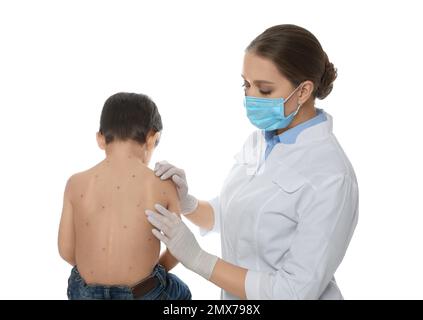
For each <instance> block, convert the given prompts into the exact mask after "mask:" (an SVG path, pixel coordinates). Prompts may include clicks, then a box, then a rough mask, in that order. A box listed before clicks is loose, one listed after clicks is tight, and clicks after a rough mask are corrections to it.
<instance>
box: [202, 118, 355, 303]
mask: <svg viewBox="0 0 423 320" xmlns="http://www.w3.org/2000/svg"><path fill="white" fill-rule="evenodd" d="M325 114H326V118H327V120H326V121H324V122H321V123H319V124H316V125H314V126H312V127H309V128H306V129H304V130H303V131H302V132H301V133H300V134H299V135H298V137H297V139H296V142H295V143H294V144H284V143H278V144H277V145H275V147H274V149H273V150H272V152H271V153H270V154H269V156H268V158H267V159H266V160H265V159H264V151H265V148H266V142H265V139H264V132H263V131H256V132H254V133H253V134H252V135H251V136H250V137H249V138H248V139H247V141H246V142H245V144H244V146H243V148H242V149H241V151H240V152H239V153H238V154H237V155H236V156H235V159H236V163H235V165H234V166H233V168H232V169H231V172H230V173H229V175H228V177H227V178H226V180H225V182H224V185H223V187H222V189H221V192H220V195H219V196H218V197H216V198H214V199H213V200H211V201H210V204H211V206H212V207H213V210H214V220H215V223H214V227H213V231H216V232H220V234H221V246H222V259H223V260H225V261H227V262H230V263H232V264H235V265H237V266H240V267H243V268H246V269H248V273H247V277H246V281H245V289H246V295H247V299H343V297H342V295H341V292H340V290H339V288H338V286H337V284H336V282H335V278H334V273H335V271H336V269H337V268H338V266H339V264H340V263H341V261H342V259H343V257H344V255H345V252H346V250H347V247H348V244H349V242H350V240H351V237H352V234H353V232H354V229H355V226H356V224H357V219H358V186H357V180H356V177H355V174H354V170H353V168H352V166H351V164H350V162H349V161H348V159H347V157H346V155H345V153H344V152H343V150H342V148H341V146H340V145H339V144H338V141H337V140H336V138H335V136H334V135H333V133H332V117H331V116H330V115H329V114H327V113H325ZM201 231H202V234H203V235H204V234H206V233H207V231H206V230H203V229H202V230H201ZM221 298H222V299H237V298H236V297H235V296H233V295H231V294H229V293H228V292H226V291H224V290H222V295H221Z"/></svg>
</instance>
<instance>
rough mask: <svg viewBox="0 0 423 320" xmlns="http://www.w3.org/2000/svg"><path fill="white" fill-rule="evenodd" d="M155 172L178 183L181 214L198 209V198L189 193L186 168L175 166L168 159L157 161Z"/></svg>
mask: <svg viewBox="0 0 423 320" xmlns="http://www.w3.org/2000/svg"><path fill="white" fill-rule="evenodd" d="M154 173H155V174H156V176H159V177H160V179H162V180H166V179H169V178H172V181H173V182H174V183H175V185H176V190H177V191H178V196H179V201H180V204H181V214H184V215H186V214H190V213H192V212H194V211H195V209H197V206H198V200H197V199H196V198H195V197H193V196H192V195H190V194H188V183H187V178H186V177H185V171H184V170H182V169H179V168H177V167H175V166H174V165H172V164H170V163H169V162H167V161H160V162H157V163H156V165H155V167H154Z"/></svg>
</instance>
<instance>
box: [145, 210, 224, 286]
mask: <svg viewBox="0 0 423 320" xmlns="http://www.w3.org/2000/svg"><path fill="white" fill-rule="evenodd" d="M154 207H155V209H156V210H157V211H158V212H155V211H151V210H146V211H145V213H146V214H147V218H148V221H150V223H151V224H152V225H153V226H155V227H156V228H157V229H158V230H157V229H152V232H153V234H154V236H155V237H156V238H157V239H159V240H160V241H162V242H163V243H164V244H165V245H166V246H167V248H168V250H169V251H170V253H171V254H172V255H173V256H174V257H175V258H176V259H177V260H178V261H180V262H181V263H182V264H183V265H184V266H185V267H186V268H188V269H190V270H192V271H194V272H195V273H197V274H199V275H200V276H202V277H203V278H205V279H207V280H209V279H210V276H211V274H212V272H213V269H214V266H215V264H216V262H217V260H218V257H216V256H214V255H212V254H209V253H207V252H205V251H204V250H203V249H201V247H200V245H199V244H198V242H197V240H196V239H195V236H194V235H193V233H192V232H191V230H189V228H188V227H187V226H186V224H185V223H184V222H183V221H182V220H181V218H180V217H178V216H177V215H176V214H175V213H173V212H170V211H169V210H167V209H166V208H164V207H163V206H161V205H159V204H156V205H155V206H154ZM160 231H161V232H163V233H161V232H160Z"/></svg>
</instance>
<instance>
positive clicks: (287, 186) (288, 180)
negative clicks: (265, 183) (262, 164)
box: [272, 164, 306, 194]
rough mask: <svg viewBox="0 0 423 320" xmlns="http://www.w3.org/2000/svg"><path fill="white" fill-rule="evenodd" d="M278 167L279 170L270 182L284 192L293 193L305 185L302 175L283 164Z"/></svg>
mask: <svg viewBox="0 0 423 320" xmlns="http://www.w3.org/2000/svg"><path fill="white" fill-rule="evenodd" d="M279 165H280V168H279V170H278V171H277V172H276V174H275V176H274V177H273V178H272V181H273V183H274V184H276V185H277V186H278V187H280V188H281V189H282V190H283V191H284V192H286V193H289V194H291V193H295V192H296V191H298V190H300V189H301V188H302V187H303V186H304V185H305V184H306V180H305V178H304V177H303V176H302V175H300V174H299V173H297V172H295V171H294V170H293V169H291V168H289V167H287V166H285V165H284V164H279Z"/></svg>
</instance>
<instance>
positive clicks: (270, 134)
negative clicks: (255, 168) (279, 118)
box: [264, 109, 326, 159]
mask: <svg viewBox="0 0 423 320" xmlns="http://www.w3.org/2000/svg"><path fill="white" fill-rule="evenodd" d="M323 121H326V115H325V113H324V112H323V110H322V109H316V116H315V117H313V118H311V119H310V120H307V121H305V122H303V123H300V124H299V125H297V126H295V127H293V128H291V129H288V130H286V131H285V132H282V133H281V134H280V135H276V130H272V131H266V132H265V133H264V137H265V139H266V143H267V146H266V153H265V158H266V159H267V156H268V155H269V154H270V152H271V151H272V150H273V147H274V146H275V145H276V144H278V143H284V144H293V143H295V141H296V140H297V137H298V135H299V134H300V133H301V131H303V130H304V129H307V128H310V127H311V126H314V125H316V124H318V123H321V122H323Z"/></svg>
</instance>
